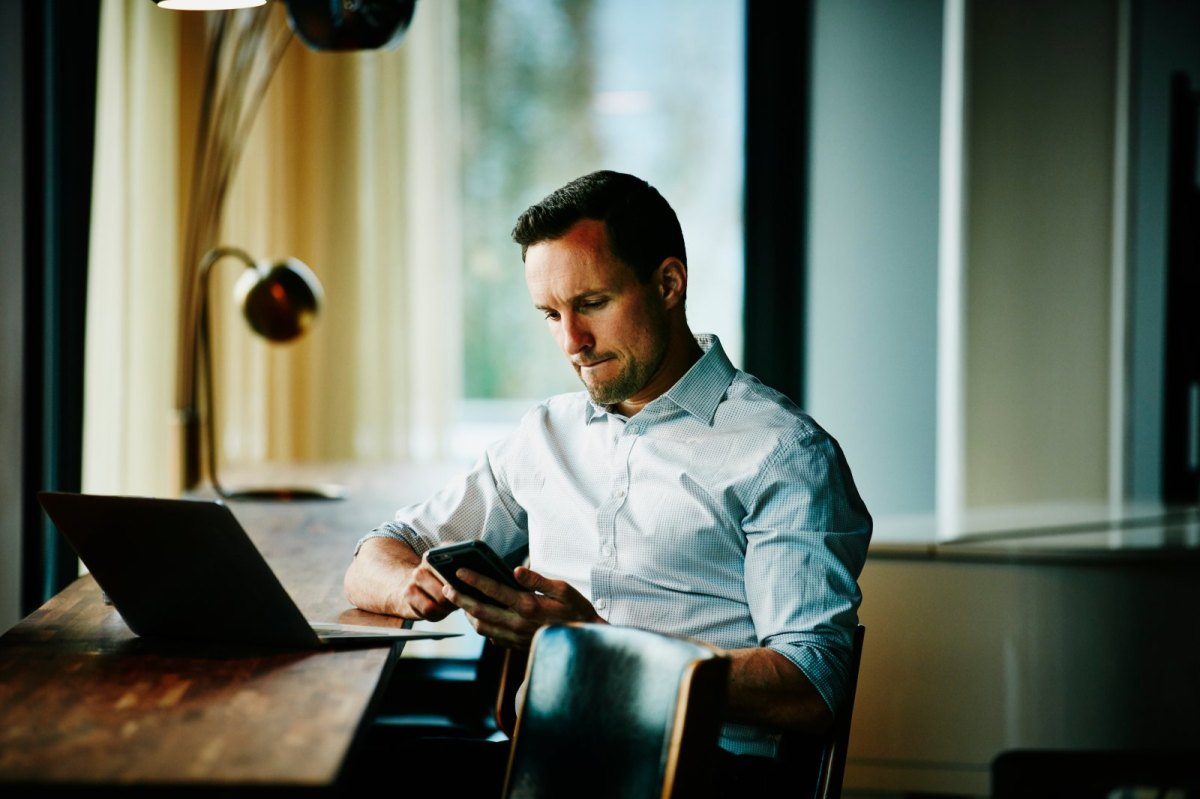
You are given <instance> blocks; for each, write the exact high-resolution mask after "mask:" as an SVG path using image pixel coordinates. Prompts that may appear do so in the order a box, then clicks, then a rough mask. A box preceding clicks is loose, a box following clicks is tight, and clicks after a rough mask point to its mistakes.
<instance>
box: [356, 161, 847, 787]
mask: <svg viewBox="0 0 1200 799" xmlns="http://www.w3.org/2000/svg"><path fill="white" fill-rule="evenodd" d="M513 239H514V240H515V241H516V242H517V243H518V244H520V245H521V255H522V258H523V260H524V262H525V279H526V283H527V285H528V287H529V292H530V295H531V297H532V299H533V305H534V307H535V308H536V309H537V310H538V312H540V313H541V314H542V315H543V316H544V317H545V319H546V324H547V327H548V328H549V330H550V333H551V335H553V336H554V338H555V340H556V341H557V343H558V345H559V346H560V347H561V348H562V351H563V353H564V354H565V355H566V356H567V358H568V359H569V360H570V362H571V364H572V366H573V367H574V368H575V371H576V373H577V374H578V376H579V379H580V380H581V381H582V382H583V385H584V387H585V388H586V392H580V393H578V394H566V395H560V396H556V397H552V398H550V399H548V400H546V401H545V402H543V403H541V404H540V405H538V406H537V407H536V408H534V409H532V410H531V411H530V412H529V413H528V414H527V415H526V416H525V417H524V418H523V420H522V421H521V423H520V425H519V427H518V429H517V430H516V431H515V432H513V433H512V434H511V435H509V436H508V437H507V438H505V439H503V440H501V441H499V442H497V443H496V444H493V445H492V446H491V447H489V448H488V449H487V451H486V453H485V454H484V456H483V458H482V459H481V460H480V461H479V462H478V464H477V465H476V466H475V468H474V469H473V470H472V471H471V472H470V473H469V474H468V475H466V476H465V477H464V478H463V479H461V480H460V481H458V482H456V483H454V484H452V485H450V486H448V487H447V488H446V489H444V490H443V491H442V492H440V493H439V494H438V495H436V496H435V497H434V498H432V499H430V500H429V501H427V502H425V503H422V504H419V505H416V506H412V507H407V508H402V509H401V510H400V511H398V512H397V514H396V518H395V520H394V521H392V522H389V523H387V524H384V525H383V526H381V527H379V528H378V529H376V530H374V531H372V532H371V533H370V534H369V535H368V536H366V537H365V538H364V539H363V540H362V541H361V542H360V543H359V548H358V550H357V552H356V555H355V558H354V560H353V562H352V564H351V565H350V567H349V569H348V571H347V573H346V581H345V586H346V595H347V597H348V598H349V600H350V601H351V602H352V603H353V604H355V605H356V606H358V607H360V608H363V609H366V610H370V611H375V612H379V613H388V614H393V615H396V616H402V617H404V618H409V619H428V620H438V619H441V618H443V617H445V616H446V615H447V614H448V613H450V612H452V611H454V610H456V609H458V608H461V609H462V610H463V611H464V612H465V613H466V614H467V616H468V618H469V620H470V622H471V624H472V626H473V627H474V628H475V629H476V630H477V631H478V632H479V633H480V634H481V635H483V636H486V637H488V638H490V639H492V640H493V641H495V642H497V643H499V644H500V645H502V646H506V647H517V648H522V649H524V648H527V647H528V646H529V643H530V640H531V638H532V636H533V634H534V632H535V631H536V630H537V629H538V628H539V627H540V626H542V625H544V624H547V623H552V622H561V621H571V620H580V621H588V622H608V623H612V624H624V625H631V626H635V627H642V628H646V629H651V630H656V631H659V632H665V633H674V634H682V635H688V636H691V637H694V638H698V639H701V640H705V641H708V642H710V643H712V644H715V645H717V646H720V647H722V648H724V649H726V650H728V651H729V652H730V654H731V656H732V663H731V673H730V678H729V710H728V718H727V723H726V725H725V726H724V728H723V730H722V737H721V747H722V749H723V750H724V751H725V752H729V753H732V754H733V755H738V756H743V757H741V758H730V762H731V763H733V762H736V764H737V765H736V766H735V767H736V768H738V769H742V768H744V767H745V766H744V764H747V763H750V764H753V765H752V766H751V770H752V772H753V773H754V774H762V775H766V776H764V777H763V778H764V779H768V780H769V779H775V778H776V777H777V776H780V775H774V774H773V772H772V768H773V767H774V766H773V764H774V761H773V758H774V757H775V755H776V754H777V738H776V737H775V735H774V734H773V731H777V730H782V729H797V730H808V731H813V732H818V731H823V730H825V729H827V728H828V727H829V725H830V724H831V722H832V718H833V713H834V712H836V710H837V708H838V706H839V703H840V702H841V700H842V697H843V695H844V694H845V691H846V689H847V687H848V686H847V684H846V683H847V671H848V660H849V653H850V646H851V636H852V632H853V629H854V626H855V624H856V623H857V620H858V616H857V609H858V606H859V603H860V601H861V594H860V592H859V589H858V584H857V579H858V575H859V573H860V571H861V569H862V566H863V561H864V559H865V556H866V550H867V543H868V541H869V539H870V535H871V518H870V515H869V514H868V512H867V510H866V508H865V506H864V505H863V502H862V500H861V499H860V497H859V495H858V492H857V490H856V488H855V486H854V481H853V478H852V477H851V474H850V470H849V468H848V466H847V465H846V462H845V459H844V457H843V455H842V453H841V450H840V448H839V447H838V445H837V443H836V442H835V441H834V439H833V438H831V437H830V436H829V435H828V434H827V433H825V431H824V430H822V429H821V428H820V427H819V426H818V425H817V424H816V423H815V422H813V420H812V419H810V418H809V417H808V416H807V415H805V414H804V413H802V412H801V411H800V410H798V409H797V408H796V407H795V406H794V405H793V404H792V403H791V402H789V401H788V400H787V399H786V398H785V397H783V396H782V395H780V394H779V393H777V392H775V391H773V390H771V389H769V388H767V387H765V386H764V385H762V384H761V383H760V382H759V381H757V380H756V379H755V378H753V377H751V376H749V375H747V374H745V373H744V372H741V371H739V370H736V369H735V368H734V367H733V366H732V365H731V364H730V362H729V360H728V358H727V357H726V355H725V353H724V351H723V350H722V349H721V345H720V342H718V341H717V339H716V338H715V337H713V336H704V335H701V336H695V335H693V334H692V332H691V330H690V328H689V325H688V322H687V318H686V314H685V311H684V301H685V297H686V294H687V280H688V271H687V256H686V253H685V248H684V241H683V235H682V232H681V230H680V227H679V222H678V220H677V218H676V216H675V212H674V211H673V210H672V209H671V207H670V206H669V205H668V204H667V202H666V201H665V200H664V199H663V198H662V197H661V195H660V194H659V193H658V192H657V191H656V190H655V189H654V188H652V187H651V186H649V185H648V184H647V183H646V182H645V181H643V180H641V179H639V178H636V177H634V176H632V175H626V174H621V173H616V172H609V171H603V172H596V173H592V174H589V175H586V176H584V177H581V178H579V179H577V180H574V181H572V182H571V183H569V184H567V185H566V186H564V187H562V188H561V189H559V190H557V191H555V192H553V193H552V194H550V195H549V196H548V197H546V198H545V199H544V200H543V201H542V202H540V203H538V204H536V205H534V206H532V207H531V208H529V209H528V210H526V211H525V212H524V213H523V214H522V215H521V216H520V218H519V219H518V220H517V224H516V227H515V228H514V230H513ZM471 538H482V539H483V540H484V541H486V542H488V543H489V544H491V545H492V547H493V548H494V549H496V550H497V551H498V552H500V553H501V554H503V555H510V554H512V553H514V552H521V551H525V550H526V548H527V551H528V563H529V566H528V567H518V568H517V569H515V571H514V575H515V577H516V579H517V580H518V582H520V583H521V584H522V585H523V586H525V587H526V588H528V589H530V591H529V592H521V591H517V590H515V589H511V588H507V587H505V586H502V585H500V584H498V583H496V582H494V581H492V580H490V579H488V578H486V577H483V576H482V575H476V574H473V573H470V572H463V573H462V577H463V579H464V580H465V581H466V582H468V583H469V584H471V585H474V586H475V587H477V588H478V589H480V590H481V591H483V592H484V593H486V594H487V595H489V596H491V597H493V598H494V599H496V600H498V601H499V602H500V603H501V606H500V607H496V606H491V605H487V604H483V603H480V602H477V601H474V600H472V599H471V598H470V597H467V596H465V595H463V594H462V593H460V592H456V591H455V590H453V589H452V588H450V587H449V586H445V585H443V583H442V581H441V580H440V579H439V578H438V577H437V576H436V574H435V573H434V572H433V571H432V570H431V569H430V568H429V566H428V565H427V564H425V563H424V562H423V561H422V558H421V555H422V554H423V553H424V552H426V551H428V550H429V549H430V548H431V547H433V546H436V545H439V544H443V543H448V542H452V541H461V540H467V539H471ZM722 757H725V756H724V755H722ZM743 787H745V786H744V785H743Z"/></svg>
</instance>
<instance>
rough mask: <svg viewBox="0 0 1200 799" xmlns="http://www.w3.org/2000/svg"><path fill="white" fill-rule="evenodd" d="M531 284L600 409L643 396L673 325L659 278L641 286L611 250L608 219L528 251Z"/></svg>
mask: <svg viewBox="0 0 1200 799" xmlns="http://www.w3.org/2000/svg"><path fill="white" fill-rule="evenodd" d="M525 282H526V284H527V285H528V286H529V294H530V296H531V297H532V298H533V304H534V306H536V307H537V309H538V310H539V311H541V312H542V314H543V315H544V316H545V317H546V323H547V325H549V327H550V332H551V334H553V336H554V339H555V341H557V342H558V346H559V347H561V348H562V351H563V353H564V354H565V355H566V356H567V358H568V360H570V361H571V365H572V366H574V367H575V373H576V374H578V375H579V379H580V380H582V381H583V385H584V386H585V387H586V388H587V391H588V394H590V395H591V397H592V399H593V400H594V401H595V402H596V403H598V404H601V405H616V404H620V403H622V402H625V401H626V400H629V399H635V400H639V399H640V400H641V402H645V401H647V399H652V398H653V397H649V398H639V392H641V393H646V392H645V391H644V390H647V389H648V386H649V385H650V384H651V382H652V381H653V378H654V376H655V375H656V373H657V372H658V371H659V369H660V367H661V366H662V364H663V358H664V356H665V353H666V350H667V339H668V333H669V330H668V321H667V313H666V308H665V306H664V302H663V299H662V294H661V292H660V291H659V290H658V286H657V283H656V281H654V280H651V281H650V282H649V283H645V284H643V283H640V282H638V279H637V276H636V275H635V274H634V273H633V270H632V269H630V268H629V267H628V266H626V265H625V264H624V263H623V262H621V261H619V260H617V258H616V257H615V256H613V255H612V253H611V252H610V251H609V246H608V233H607V230H606V229H605V227H604V223H603V222H599V221H596V220H592V219H584V220H582V221H580V222H577V223H576V224H575V225H574V226H572V227H571V228H570V229H569V230H568V231H567V232H566V234H565V235H563V236H562V237H561V238H558V239H554V240H552V241H543V242H539V243H537V244H534V245H532V246H531V247H529V249H528V250H526V252H525Z"/></svg>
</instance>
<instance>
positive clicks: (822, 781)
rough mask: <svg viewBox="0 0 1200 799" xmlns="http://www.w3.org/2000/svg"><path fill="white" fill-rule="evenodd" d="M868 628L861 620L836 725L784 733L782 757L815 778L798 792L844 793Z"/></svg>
mask: <svg viewBox="0 0 1200 799" xmlns="http://www.w3.org/2000/svg"><path fill="white" fill-rule="evenodd" d="M866 632H867V629H866V627H864V626H863V625H861V624H860V625H858V626H857V627H855V629H854V642H853V648H852V649H851V651H850V674H849V680H848V683H847V686H848V687H847V691H846V698H845V700H844V701H843V702H842V707H841V708H840V709H839V711H838V714H837V716H835V717H834V719H833V727H832V728H830V730H829V732H828V733H827V734H826V735H823V736H820V737H813V736H810V735H800V734H796V733H789V734H787V735H785V736H783V744H782V747H783V748H782V752H781V757H782V758H783V759H784V760H786V761H788V762H789V763H790V764H791V766H790V768H791V769H792V770H793V771H794V772H795V773H798V774H813V775H814V776H815V780H814V781H813V782H811V783H808V784H806V785H805V786H803V788H802V790H801V792H800V793H799V794H798V795H799V796H802V797H804V799H808V797H813V799H840V797H841V795H842V776H843V775H844V773H845V770H846V750H847V749H848V748H849V746H850V722H851V720H852V719H853V717H854V697H855V694H856V693H857V692H858V671H859V665H860V664H861V662H862V648H863V638H864V636H865V635H866Z"/></svg>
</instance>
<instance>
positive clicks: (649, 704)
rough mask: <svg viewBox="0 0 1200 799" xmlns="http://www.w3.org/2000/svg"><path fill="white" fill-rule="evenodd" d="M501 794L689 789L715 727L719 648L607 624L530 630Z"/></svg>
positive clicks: (698, 779)
mask: <svg viewBox="0 0 1200 799" xmlns="http://www.w3.org/2000/svg"><path fill="white" fill-rule="evenodd" d="M528 669H529V673H528V678H527V685H526V689H525V695H524V701H523V703H522V706H521V710H520V714H519V716H518V718H517V724H516V731H515V735H514V736H513V742H512V751H511V753H510V757H509V765H508V775H507V778H506V780H505V788H504V796H505V797H507V799H540V798H541V797H562V796H584V795H586V796H637V797H663V799H669V798H670V797H683V796H694V795H696V793H697V791H698V789H699V788H700V787H701V786H702V780H703V779H704V776H703V770H702V768H701V766H702V764H704V763H705V762H708V761H706V760H705V758H706V757H708V760H709V761H710V760H711V757H710V754H709V753H711V750H712V748H713V747H715V746H716V742H717V739H718V736H719V733H720V727H721V716H722V713H723V711H724V706H725V695H726V680H727V678H728V674H729V657H728V656H727V655H725V654H724V653H723V652H721V651H720V650H718V649H715V648H713V647H710V646H708V645H706V644H702V643H699V642H696V641H692V640H690V639H683V638H676V637H673V636H667V635H660V634H657V633H652V632H647V631H645V630H638V629H634V628H631V627H619V626H614V625H607V624H582V623H573V624H562V625H552V626H548V627H543V628H542V629H541V630H539V631H538V633H537V635H536V636H535V637H534V639H533V646H532V648H531V650H530V654H529V666H528Z"/></svg>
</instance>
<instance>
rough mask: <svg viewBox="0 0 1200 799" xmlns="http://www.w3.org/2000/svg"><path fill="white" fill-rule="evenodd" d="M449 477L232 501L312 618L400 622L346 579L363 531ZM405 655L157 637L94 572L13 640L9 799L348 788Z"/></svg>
mask: <svg viewBox="0 0 1200 799" xmlns="http://www.w3.org/2000/svg"><path fill="white" fill-rule="evenodd" d="M444 474H445V471H444V469H443V470H439V469H429V468H425V469H421V470H392V471H390V472H388V473H386V474H385V473H378V472H377V473H375V474H374V476H373V480H374V483H372V481H368V480H365V479H359V480H357V481H354V482H353V483H351V482H350V481H344V482H347V484H348V486H349V488H350V497H349V499H348V500H346V501H342V502H328V503H282V504H278V503H276V504H273V503H262V502H258V503H250V502H231V503H230V506H231V507H232V509H233V511H234V513H235V515H236V516H237V517H238V519H239V520H240V521H241V523H242V525H243V526H244V527H245V528H246V530H247V532H248V533H249V534H250V536H251V538H252V539H253V540H254V542H255V544H256V545H257V546H258V547H259V549H260V550H262V552H263V555H264V557H265V558H266V559H267V561H268V563H270V564H271V567H272V568H273V569H274V570H275V572H276V573H277V575H278V576H279V579H280V581H281V582H282V583H283V585H284V587H285V588H286V589H287V590H288V592H289V593H290V594H291V595H292V596H293V597H294V598H295V600H296V602H297V604H298V605H299V606H300V608H301V610H302V611H304V613H305V614H306V615H307V616H309V617H310V618H312V619H314V620H318V621H344V622H350V623H357V624H384V625H397V624H399V623H400V622H399V620H398V619H391V618H388V617H380V616H374V615H372V614H367V613H363V612H361V611H358V610H355V609H353V608H351V607H350V606H349V604H348V603H347V602H346V600H345V599H344V597H343V595H342V586H341V582H342V575H343V573H344V571H345V567H346V565H347V564H348V563H349V560H350V557H351V553H352V549H353V545H354V542H355V541H356V540H357V539H358V537H359V536H361V535H362V534H363V533H364V532H365V531H367V530H370V529H371V528H373V527H375V526H376V525H378V524H379V523H380V522H381V521H384V520H386V519H388V518H391V515H392V513H393V512H394V510H395V508H396V507H398V506H399V505H401V504H404V503H406V502H409V501H412V500H415V499H417V498H420V497H421V496H423V495H424V494H425V493H426V492H427V491H428V490H430V489H431V486H435V485H437V484H440V481H441V479H442V477H444ZM384 486H392V487H394V491H385V490H383V487H384ZM389 494H390V495H389ZM213 579H214V590H219V585H220V575H214V576H213ZM400 649H401V646H400V645H395V646H384V647H378V648H370V649H356V650H346V651H322V652H260V653H253V654H246V653H244V652H243V653H230V652H217V651H212V650H211V649H208V650H206V651H201V650H198V649H197V648H196V647H190V646H185V645H180V644H169V643H164V642H152V641H148V640H145V639H141V638H138V637H137V636H135V635H133V633H131V632H130V631H129V629H128V628H127V627H126V626H125V624H124V622H123V621H121V618H120V616H119V615H117V613H116V612H115V611H114V610H113V608H112V607H111V606H108V605H106V604H104V602H103V599H102V596H101V593H100V591H99V589H98V588H97V586H96V584H95V581H94V580H92V578H91V577H90V576H84V577H81V578H80V579H78V580H77V581H76V582H74V583H73V584H71V585H70V586H69V587H68V588H66V589H65V590H64V591H62V592H61V593H60V594H58V595H57V596H55V597H54V598H53V599H51V600H50V601H49V602H48V603H46V604H45V605H44V606H43V607H41V608H40V609H39V610H37V611H36V612H34V613H33V614H31V615H30V616H29V617H27V618H26V619H24V620H23V621H21V622H20V623H19V624H17V625H16V626H15V627H14V628H13V629H11V630H10V631H8V632H7V633H6V634H5V635H4V636H3V637H0V793H7V792H8V790H11V788H12V787H14V784H33V785H36V786H38V787H40V788H49V787H65V786H92V785H100V786H106V787H112V786H114V785H116V786H128V787H133V786H154V787H166V786H188V787H189V788H210V787H211V788H230V787H246V786H276V787H279V786H282V787H285V788H292V789H302V788H307V789H314V790H317V789H323V788H328V787H332V786H335V785H336V783H337V780H338V776H339V772H340V770H341V768H342V766H343V762H344V760H345V758H346V755H347V753H348V752H349V751H350V748H351V745H352V743H353V742H354V740H355V736H356V734H357V732H358V730H359V728H360V726H361V725H362V724H363V723H364V722H365V720H367V719H368V718H369V717H370V710H371V705H372V703H373V702H374V701H376V699H377V696H378V694H379V693H380V691H381V688H382V685H383V683H384V682H385V681H386V677H387V675H388V673H389V670H390V669H391V667H392V666H393V664H394V663H395V659H396V657H397V656H398V655H399V654H400Z"/></svg>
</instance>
